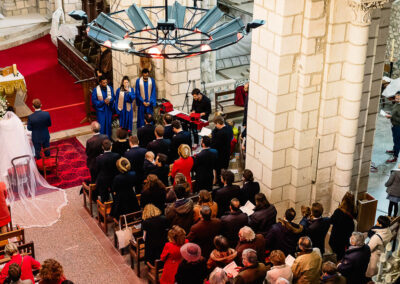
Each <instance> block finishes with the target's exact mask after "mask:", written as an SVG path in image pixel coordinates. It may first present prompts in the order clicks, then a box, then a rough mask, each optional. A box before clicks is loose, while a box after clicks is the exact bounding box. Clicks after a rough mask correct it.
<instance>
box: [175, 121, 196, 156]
mask: <svg viewBox="0 0 400 284" xmlns="http://www.w3.org/2000/svg"><path fill="white" fill-rule="evenodd" d="M172 130H173V131H174V133H175V135H174V136H173V137H172V140H171V148H170V154H169V159H170V160H169V162H170V163H173V162H174V161H175V160H176V159H178V158H179V155H178V148H179V146H181V144H187V145H189V147H192V137H191V135H190V132H189V131H184V130H183V129H182V125H181V123H180V122H179V121H178V120H174V121H173V122H172Z"/></svg>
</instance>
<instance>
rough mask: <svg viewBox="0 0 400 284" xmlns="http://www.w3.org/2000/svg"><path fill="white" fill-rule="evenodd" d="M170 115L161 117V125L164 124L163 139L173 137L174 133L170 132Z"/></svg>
mask: <svg viewBox="0 0 400 284" xmlns="http://www.w3.org/2000/svg"><path fill="white" fill-rule="evenodd" d="M171 123H172V115H170V114H168V113H166V114H164V116H163V124H164V138H165V139H169V140H171V139H172V136H174V132H173V131H172V125H171Z"/></svg>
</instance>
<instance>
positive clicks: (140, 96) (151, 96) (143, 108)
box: [135, 68, 157, 128]
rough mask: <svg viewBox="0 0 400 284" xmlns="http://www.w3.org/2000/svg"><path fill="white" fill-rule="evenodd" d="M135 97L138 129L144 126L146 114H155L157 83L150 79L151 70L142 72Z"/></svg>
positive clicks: (136, 86)
mask: <svg viewBox="0 0 400 284" xmlns="http://www.w3.org/2000/svg"><path fill="white" fill-rule="evenodd" d="M135 97H136V105H137V109H138V110H137V112H138V114H137V128H139V127H142V126H143V125H144V114H145V113H151V114H153V107H155V105H156V100H157V94H156V82H155V80H154V79H153V78H151V77H149V70H148V69H146V68H145V69H143V70H142V77H140V78H138V79H137V80H136V85H135Z"/></svg>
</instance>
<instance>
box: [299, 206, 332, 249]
mask: <svg viewBox="0 0 400 284" xmlns="http://www.w3.org/2000/svg"><path fill="white" fill-rule="evenodd" d="M323 212H324V207H323V206H322V204H321V203H318V202H315V203H313V204H312V205H311V218H310V220H309V221H308V225H307V229H306V230H305V234H306V235H307V236H309V237H310V239H311V241H312V243H313V245H314V247H317V248H319V250H320V251H321V255H324V253H325V236H326V233H328V230H329V227H330V225H331V224H330V222H329V218H324V217H322V213H323Z"/></svg>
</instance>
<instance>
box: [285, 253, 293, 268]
mask: <svg viewBox="0 0 400 284" xmlns="http://www.w3.org/2000/svg"><path fill="white" fill-rule="evenodd" d="M294 260H295V258H294V257H293V256H291V255H290V254H288V256H287V257H286V259H285V263H286V264H287V265H289V266H292V265H293V262H294Z"/></svg>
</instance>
